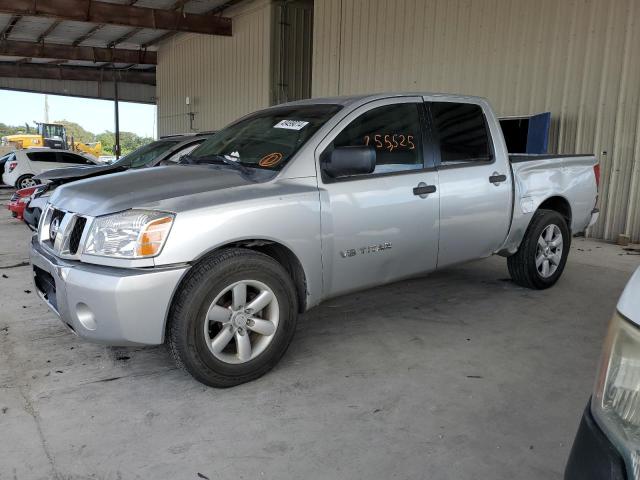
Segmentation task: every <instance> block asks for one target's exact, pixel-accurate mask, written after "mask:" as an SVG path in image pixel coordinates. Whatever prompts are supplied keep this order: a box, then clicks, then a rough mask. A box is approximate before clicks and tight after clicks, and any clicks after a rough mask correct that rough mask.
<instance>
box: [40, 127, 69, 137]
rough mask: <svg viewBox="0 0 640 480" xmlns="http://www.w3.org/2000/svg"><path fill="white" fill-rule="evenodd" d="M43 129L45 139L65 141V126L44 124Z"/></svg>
mask: <svg viewBox="0 0 640 480" xmlns="http://www.w3.org/2000/svg"><path fill="white" fill-rule="evenodd" d="M42 127H43V132H42V136H43V137H44V138H59V139H63V138H64V136H65V135H64V133H65V131H64V126H63V125H56V124H53V123H44V124H43V125H42Z"/></svg>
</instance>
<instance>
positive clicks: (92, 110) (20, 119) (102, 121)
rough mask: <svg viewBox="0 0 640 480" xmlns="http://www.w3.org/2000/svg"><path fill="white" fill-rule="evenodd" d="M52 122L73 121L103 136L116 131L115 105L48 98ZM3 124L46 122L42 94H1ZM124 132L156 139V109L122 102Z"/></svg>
mask: <svg viewBox="0 0 640 480" xmlns="http://www.w3.org/2000/svg"><path fill="white" fill-rule="evenodd" d="M48 97H49V121H50V122H53V121H55V120H69V121H70V122H76V123H78V124H79V125H80V126H82V128H84V129H85V130H88V131H90V132H93V133H96V134H98V133H102V132H104V131H105V130H110V131H114V129H115V125H114V112H113V102H112V101H109V100H94V99H89V98H77V97H65V96H62V95H48ZM0 105H2V108H0V123H4V124H6V125H24V124H25V122H28V123H29V124H30V125H33V122H34V121H36V120H37V121H38V122H42V121H44V95H43V94H41V93H27V92H14V91H11V90H0ZM119 107H120V131H123V132H134V133H137V134H138V135H140V136H144V137H155V136H156V106H155V105H147V104H142V103H131V102H120V105H119Z"/></svg>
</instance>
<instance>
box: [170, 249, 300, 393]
mask: <svg viewBox="0 0 640 480" xmlns="http://www.w3.org/2000/svg"><path fill="white" fill-rule="evenodd" d="M297 311H298V310H297V297H296V293H295V288H294V286H293V282H292V280H291V278H290V276H289V275H288V273H287V271H286V270H285V269H284V268H283V267H282V265H280V264H279V263H278V262H276V261H275V260H273V259H272V258H271V257H269V256H267V255H264V254H261V253H258V252H254V251H252V250H246V249H239V248H238V249H230V250H224V251H221V252H218V253H216V254H214V255H212V256H211V257H209V258H207V259H205V260H203V261H202V262H200V263H199V264H197V265H196V266H195V267H194V268H193V270H192V271H191V272H190V273H189V276H188V277H187V279H186V280H185V281H184V282H183V284H182V285H181V287H180V289H179V291H178V293H177V295H176V298H175V299H174V302H173V305H172V308H171V312H170V318H169V322H170V323H169V330H168V340H169V347H170V350H171V353H172V355H173V357H174V359H175V360H176V363H177V364H178V366H180V367H183V368H184V369H186V370H187V371H188V372H189V373H190V374H191V375H192V376H193V377H194V378H196V380H198V381H200V382H202V383H204V384H206V385H209V386H212V387H231V386H234V385H238V384H240V383H244V382H248V381H250V380H254V379H256V378H258V377H260V376H262V375H264V374H265V373H266V372H268V371H269V370H271V369H272V368H273V367H274V366H275V365H276V363H278V361H279V360H280V358H281V357H282V355H284V353H285V351H286V349H287V347H288V346H289V343H290V342H291V339H292V337H293V334H294V332H295V327H296V321H297Z"/></svg>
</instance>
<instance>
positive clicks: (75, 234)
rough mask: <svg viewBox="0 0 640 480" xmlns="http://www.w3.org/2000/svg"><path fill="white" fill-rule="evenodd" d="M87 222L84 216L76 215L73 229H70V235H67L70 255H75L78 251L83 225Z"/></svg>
mask: <svg viewBox="0 0 640 480" xmlns="http://www.w3.org/2000/svg"><path fill="white" fill-rule="evenodd" d="M86 224H87V219H86V218H84V217H78V218H77V219H76V224H75V225H74V226H73V230H72V231H71V236H70V237H69V253H70V254H71V255H75V254H76V253H77V252H78V247H79V246H80V239H81V238H82V232H83V231H84V226H85V225H86Z"/></svg>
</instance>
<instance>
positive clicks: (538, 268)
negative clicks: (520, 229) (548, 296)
mask: <svg viewBox="0 0 640 480" xmlns="http://www.w3.org/2000/svg"><path fill="white" fill-rule="evenodd" d="M570 246H571V235H570V233H569V227H568V226H567V222H566V220H565V219H564V217H563V216H562V215H560V214H559V213H558V212H555V211H553V210H538V211H537V212H536V213H535V214H534V216H533V218H532V219H531V223H530V224H529V228H528V229H527V232H526V233H525V236H524V239H523V240H522V243H521V244H520V248H519V249H518V251H517V252H516V253H515V254H513V255H511V256H510V257H508V258H507V266H508V267H509V274H510V275H511V278H512V279H513V281H514V282H515V283H517V284H518V285H521V286H523V287H527V288H534V289H538V290H542V289H545V288H549V287H551V286H553V285H554V284H555V283H556V282H557V281H558V279H559V278H560V275H562V272H563V270H564V267H565V264H566V263H567V256H568V255H569V247H570Z"/></svg>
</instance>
